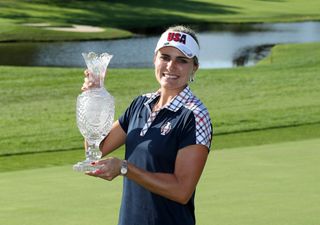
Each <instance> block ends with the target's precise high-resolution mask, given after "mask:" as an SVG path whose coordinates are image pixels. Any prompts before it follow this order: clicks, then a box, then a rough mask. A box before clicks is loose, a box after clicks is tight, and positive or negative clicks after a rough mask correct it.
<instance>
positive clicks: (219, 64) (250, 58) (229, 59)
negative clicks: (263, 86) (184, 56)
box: [0, 22, 320, 68]
mask: <svg viewBox="0 0 320 225" xmlns="http://www.w3.org/2000/svg"><path fill="white" fill-rule="evenodd" d="M198 37H199V41H200V43H201V52H200V67H201V68H228V67H234V66H238V65H245V66H250V65H253V64H255V63H256V62H257V61H259V60H260V59H261V58H263V57H265V56H266V55H268V53H269V50H270V48H271V47H272V46H273V45H275V44H281V43H306V42H317V41H320V22H302V23H274V24H255V25H252V26H251V28H250V30H247V31H241V32H239V31H207V32H200V33H199V35H198ZM158 38H159V35H157V36H149V37H145V36H144V37H138V38H131V39H125V40H111V41H82V42H50V43H1V44H0V53H1V54H0V65H20V66H62V67H85V64H84V62H83V59H82V57H81V53H82V52H88V51H95V52H97V53H102V52H108V53H109V54H112V55H114V57H113V59H112V61H111V62H110V66H109V67H112V68H139V67H153V55H154V48H155V46H156V43H157V41H158Z"/></svg>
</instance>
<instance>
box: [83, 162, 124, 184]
mask: <svg viewBox="0 0 320 225" xmlns="http://www.w3.org/2000/svg"><path fill="white" fill-rule="evenodd" d="M121 164H122V161H121V160H120V159H118V158H115V157H109V158H106V159H103V160H99V161H96V162H93V163H92V166H97V167H99V169H97V170H95V171H92V172H86V174H87V175H89V176H93V177H99V178H102V179H105V180H108V181H111V180H113V179H114V178H115V177H117V176H119V175H120V168H121Z"/></svg>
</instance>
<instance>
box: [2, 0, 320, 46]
mask: <svg viewBox="0 0 320 225" xmlns="http://www.w3.org/2000/svg"><path fill="white" fill-rule="evenodd" d="M0 7H1V12H0V26H1V30H0V41H15V40H17V41H23V40H27V41H32V40H41V41H47V40H88V39H110V38H123V37H129V36H131V35H132V34H131V33H130V32H128V30H135V29H140V30H143V29H147V28H164V27H166V26H168V25H172V24H178V23H183V24H190V25H194V26H196V25H203V24H216V25H214V26H213V28H215V27H217V26H219V25H217V24H221V23H236V24H238V23H248V22H250V23H251V22H293V21H306V20H320V14H319V10H318V9H319V8H320V2H319V1H311V0H310V1H308V2H307V3H306V2H305V1H302V0H287V1H263V0H260V1H259V0H245V1H235V0H227V1H226V0H193V1H191V0H180V1H171V2H170V4H168V3H167V2H166V1H161V0H154V1H146V0H122V1H102V0H101V1H99V0H97V1H90V3H88V1H85V0H74V1H61V0H54V1H48V0H37V1H27V0H11V1H8V0H0ZM24 23H49V24H50V25H49V26H66V27H68V26H71V25H72V24H84V25H94V26H100V27H103V28H105V29H106V30H105V32H102V33H80V32H77V33H73V32H61V31H60V32H59V31H48V30H45V29H43V28H39V27H33V28H30V27H26V26H23V25H22V24H24ZM209 27H210V26H209Z"/></svg>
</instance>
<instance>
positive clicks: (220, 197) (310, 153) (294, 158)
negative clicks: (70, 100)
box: [0, 139, 320, 225]
mask: <svg viewBox="0 0 320 225" xmlns="http://www.w3.org/2000/svg"><path fill="white" fill-rule="evenodd" d="M319 149H320V139H311V140H304V141H296V142H283V143H278V144H270V145H261V146H251V147H242V148H231V149H225V150H217V151H214V152H211V153H210V156H209V159H208V163H207V165H206V168H205V172H204V174H203V176H202V178H201V181H200V183H199V185H198V188H197V194H196V195H197V197H196V209H197V211H196V214H197V219H198V223H197V224H199V225H229V224H230V225H231V224H237V225H269V224H272V225H286V224H288V225H289V224H290V225H318V224H319V216H318V213H319V212H320V205H319V202H320V192H319V190H320V180H319V179H318V176H319V173H320V168H319V164H320V151H319ZM121 179H122V178H117V179H116V180H114V181H113V182H107V181H103V180H99V179H96V178H92V177H87V176H84V175H82V174H79V173H75V172H73V171H72V169H71V165H69V166H63V167H51V168H44V169H32V170H24V171H14V172H3V173H0V187H1V192H0V199H1V205H0V224H6V225H18V224H19V225H21V224H25V225H43V224H46V225H57V224H59V225H73V224H77V225H87V224H96V225H112V224H116V223H117V217H118V209H119V204H120V198H121V188H122V184H121Z"/></svg>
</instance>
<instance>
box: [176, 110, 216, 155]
mask: <svg viewBox="0 0 320 225" xmlns="http://www.w3.org/2000/svg"><path fill="white" fill-rule="evenodd" d="M211 140H212V124H211V120H210V117H209V114H208V112H207V111H206V110H201V111H200V110H199V111H193V112H190V114H189V116H188V117H187V118H186V119H185V120H184V123H183V127H182V131H181V133H180V140H179V149H181V148H184V147H186V146H188V145H194V144H200V145H205V146H206V147H207V148H208V151H209V150H210V147H211Z"/></svg>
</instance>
